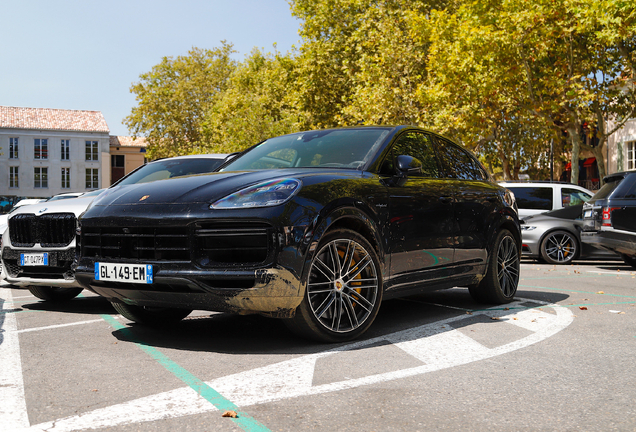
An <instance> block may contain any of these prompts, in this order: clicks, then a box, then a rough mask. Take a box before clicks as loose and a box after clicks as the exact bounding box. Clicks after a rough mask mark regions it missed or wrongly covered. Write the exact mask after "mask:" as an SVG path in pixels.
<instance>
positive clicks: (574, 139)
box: [568, 125, 581, 185]
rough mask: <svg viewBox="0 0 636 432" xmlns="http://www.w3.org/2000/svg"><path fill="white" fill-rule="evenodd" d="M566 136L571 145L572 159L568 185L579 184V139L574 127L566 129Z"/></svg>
mask: <svg viewBox="0 0 636 432" xmlns="http://www.w3.org/2000/svg"><path fill="white" fill-rule="evenodd" d="M568 135H569V138H570V143H571V144H572V157H571V159H570V162H571V165H572V171H571V173H572V174H571V176H570V183H572V184H575V185H578V184H579V154H580V153H581V138H580V137H579V131H578V128H577V127H576V126H574V125H572V126H570V127H568Z"/></svg>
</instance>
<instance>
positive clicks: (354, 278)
mask: <svg viewBox="0 0 636 432" xmlns="http://www.w3.org/2000/svg"><path fill="white" fill-rule="evenodd" d="M378 286H379V283H378V274H377V269H376V267H375V264H374V262H373V259H372V257H371V255H370V254H369V253H368V252H367V250H366V249H365V248H364V247H363V246H362V245H361V244H360V243H357V242H356V241H354V240H350V239H337V240H333V241H331V242H329V243H327V244H326V245H324V246H323V247H322V249H320V251H319V252H318V254H317V255H316V257H315V258H314V260H313V262H312V265H311V269H310V274H309V283H308V286H307V294H308V299H309V305H310V307H311V311H312V312H313V314H314V316H315V318H316V319H317V320H318V322H319V323H320V324H321V325H322V326H324V327H325V328H326V329H328V330H330V331H333V332H336V333H346V332H351V331H353V330H355V329H357V328H359V327H360V326H361V325H363V324H364V323H365V322H366V321H367V319H368V318H369V316H371V314H372V313H373V310H374V308H375V305H376V302H377V299H378Z"/></svg>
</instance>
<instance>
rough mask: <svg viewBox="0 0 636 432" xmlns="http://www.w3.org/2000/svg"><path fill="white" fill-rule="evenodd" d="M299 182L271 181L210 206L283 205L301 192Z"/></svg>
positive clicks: (230, 207)
mask: <svg viewBox="0 0 636 432" xmlns="http://www.w3.org/2000/svg"><path fill="white" fill-rule="evenodd" d="M300 186H301V183H300V181H299V180H296V179H291V178H286V179H279V180H270V181H267V182H263V183H258V184H255V185H253V186H250V187H247V188H245V189H242V190H240V191H238V192H234V193H233V194H231V195H228V196H226V197H225V198H221V199H220V200H218V201H217V202H215V203H213V204H212V205H210V208H211V209H239V208H248V207H270V206H277V205H280V204H283V203H285V202H287V201H289V200H290V199H291V197H293V196H294V195H295V194H296V192H298V191H299V190H300Z"/></svg>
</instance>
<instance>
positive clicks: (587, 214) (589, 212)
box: [583, 210, 592, 218]
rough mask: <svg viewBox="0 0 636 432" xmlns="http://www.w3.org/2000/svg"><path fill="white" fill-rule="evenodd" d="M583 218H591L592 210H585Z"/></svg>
mask: <svg viewBox="0 0 636 432" xmlns="http://www.w3.org/2000/svg"><path fill="white" fill-rule="evenodd" d="M583 217H584V218H589V217H592V210H585V213H583Z"/></svg>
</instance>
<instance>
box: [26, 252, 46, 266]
mask: <svg viewBox="0 0 636 432" xmlns="http://www.w3.org/2000/svg"><path fill="white" fill-rule="evenodd" d="M20 265H21V266H23V267H26V266H47V265H49V254H48V253H47V252H42V253H30V254H25V253H23V254H20Z"/></svg>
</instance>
